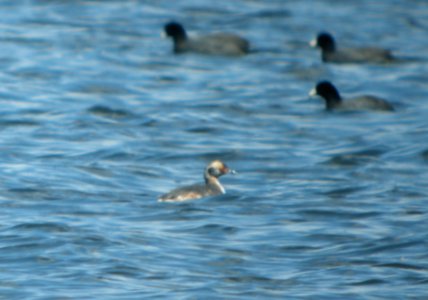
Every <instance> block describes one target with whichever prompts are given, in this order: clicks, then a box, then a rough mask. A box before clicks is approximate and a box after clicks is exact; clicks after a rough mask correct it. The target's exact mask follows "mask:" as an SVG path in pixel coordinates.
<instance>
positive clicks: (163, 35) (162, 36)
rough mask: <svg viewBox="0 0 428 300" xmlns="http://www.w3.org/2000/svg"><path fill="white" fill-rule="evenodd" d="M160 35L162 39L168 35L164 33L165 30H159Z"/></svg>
mask: <svg viewBox="0 0 428 300" xmlns="http://www.w3.org/2000/svg"><path fill="white" fill-rule="evenodd" d="M160 36H161V38H163V39H166V38H167V37H168V36H167V35H166V32H165V31H163V30H162V31H161V33H160Z"/></svg>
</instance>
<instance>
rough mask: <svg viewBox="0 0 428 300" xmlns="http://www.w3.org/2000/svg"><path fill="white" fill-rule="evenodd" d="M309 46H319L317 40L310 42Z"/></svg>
mask: <svg viewBox="0 0 428 300" xmlns="http://www.w3.org/2000/svg"><path fill="white" fill-rule="evenodd" d="M309 46H311V47H314V48H315V47H316V46H317V39H313V40H311V41H310V42H309Z"/></svg>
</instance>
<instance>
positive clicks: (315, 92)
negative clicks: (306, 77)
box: [309, 88, 317, 97]
mask: <svg viewBox="0 0 428 300" xmlns="http://www.w3.org/2000/svg"><path fill="white" fill-rule="evenodd" d="M316 95H317V89H316V88H313V89H312V90H310V91H309V96H311V97H314V96H316Z"/></svg>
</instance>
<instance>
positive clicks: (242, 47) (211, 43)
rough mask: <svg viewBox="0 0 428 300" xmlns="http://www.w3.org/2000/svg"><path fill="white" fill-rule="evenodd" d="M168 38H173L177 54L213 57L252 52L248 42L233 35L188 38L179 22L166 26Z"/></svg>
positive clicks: (222, 34)
mask: <svg viewBox="0 0 428 300" xmlns="http://www.w3.org/2000/svg"><path fill="white" fill-rule="evenodd" d="M164 31H165V34H166V36H168V37H170V38H172V40H173V43H174V52H175V53H184V52H195V53H201V54H211V55H229V56H238V55H244V54H247V53H248V52H249V51H250V43H249V42H248V40H246V39H244V38H242V37H240V36H238V35H236V34H232V33H213V34H208V35H205V36H200V37H193V38H191V37H188V36H187V33H186V30H185V29H184V27H183V26H182V25H181V24H180V23H177V22H170V23H168V24H166V25H165V27H164Z"/></svg>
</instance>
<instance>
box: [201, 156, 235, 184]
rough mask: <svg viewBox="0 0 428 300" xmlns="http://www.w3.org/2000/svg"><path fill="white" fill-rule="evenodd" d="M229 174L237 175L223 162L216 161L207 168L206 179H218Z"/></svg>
mask: <svg viewBox="0 0 428 300" xmlns="http://www.w3.org/2000/svg"><path fill="white" fill-rule="evenodd" d="M228 173H232V174H235V173H236V172H235V171H234V170H232V169H229V167H228V166H227V165H226V164H225V163H223V162H222V161H220V160H214V161H212V162H211V163H210V164H209V165H208V166H207V167H206V169H205V174H204V175H205V179H207V178H210V177H215V178H218V177H220V176H222V175H224V174H228Z"/></svg>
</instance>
